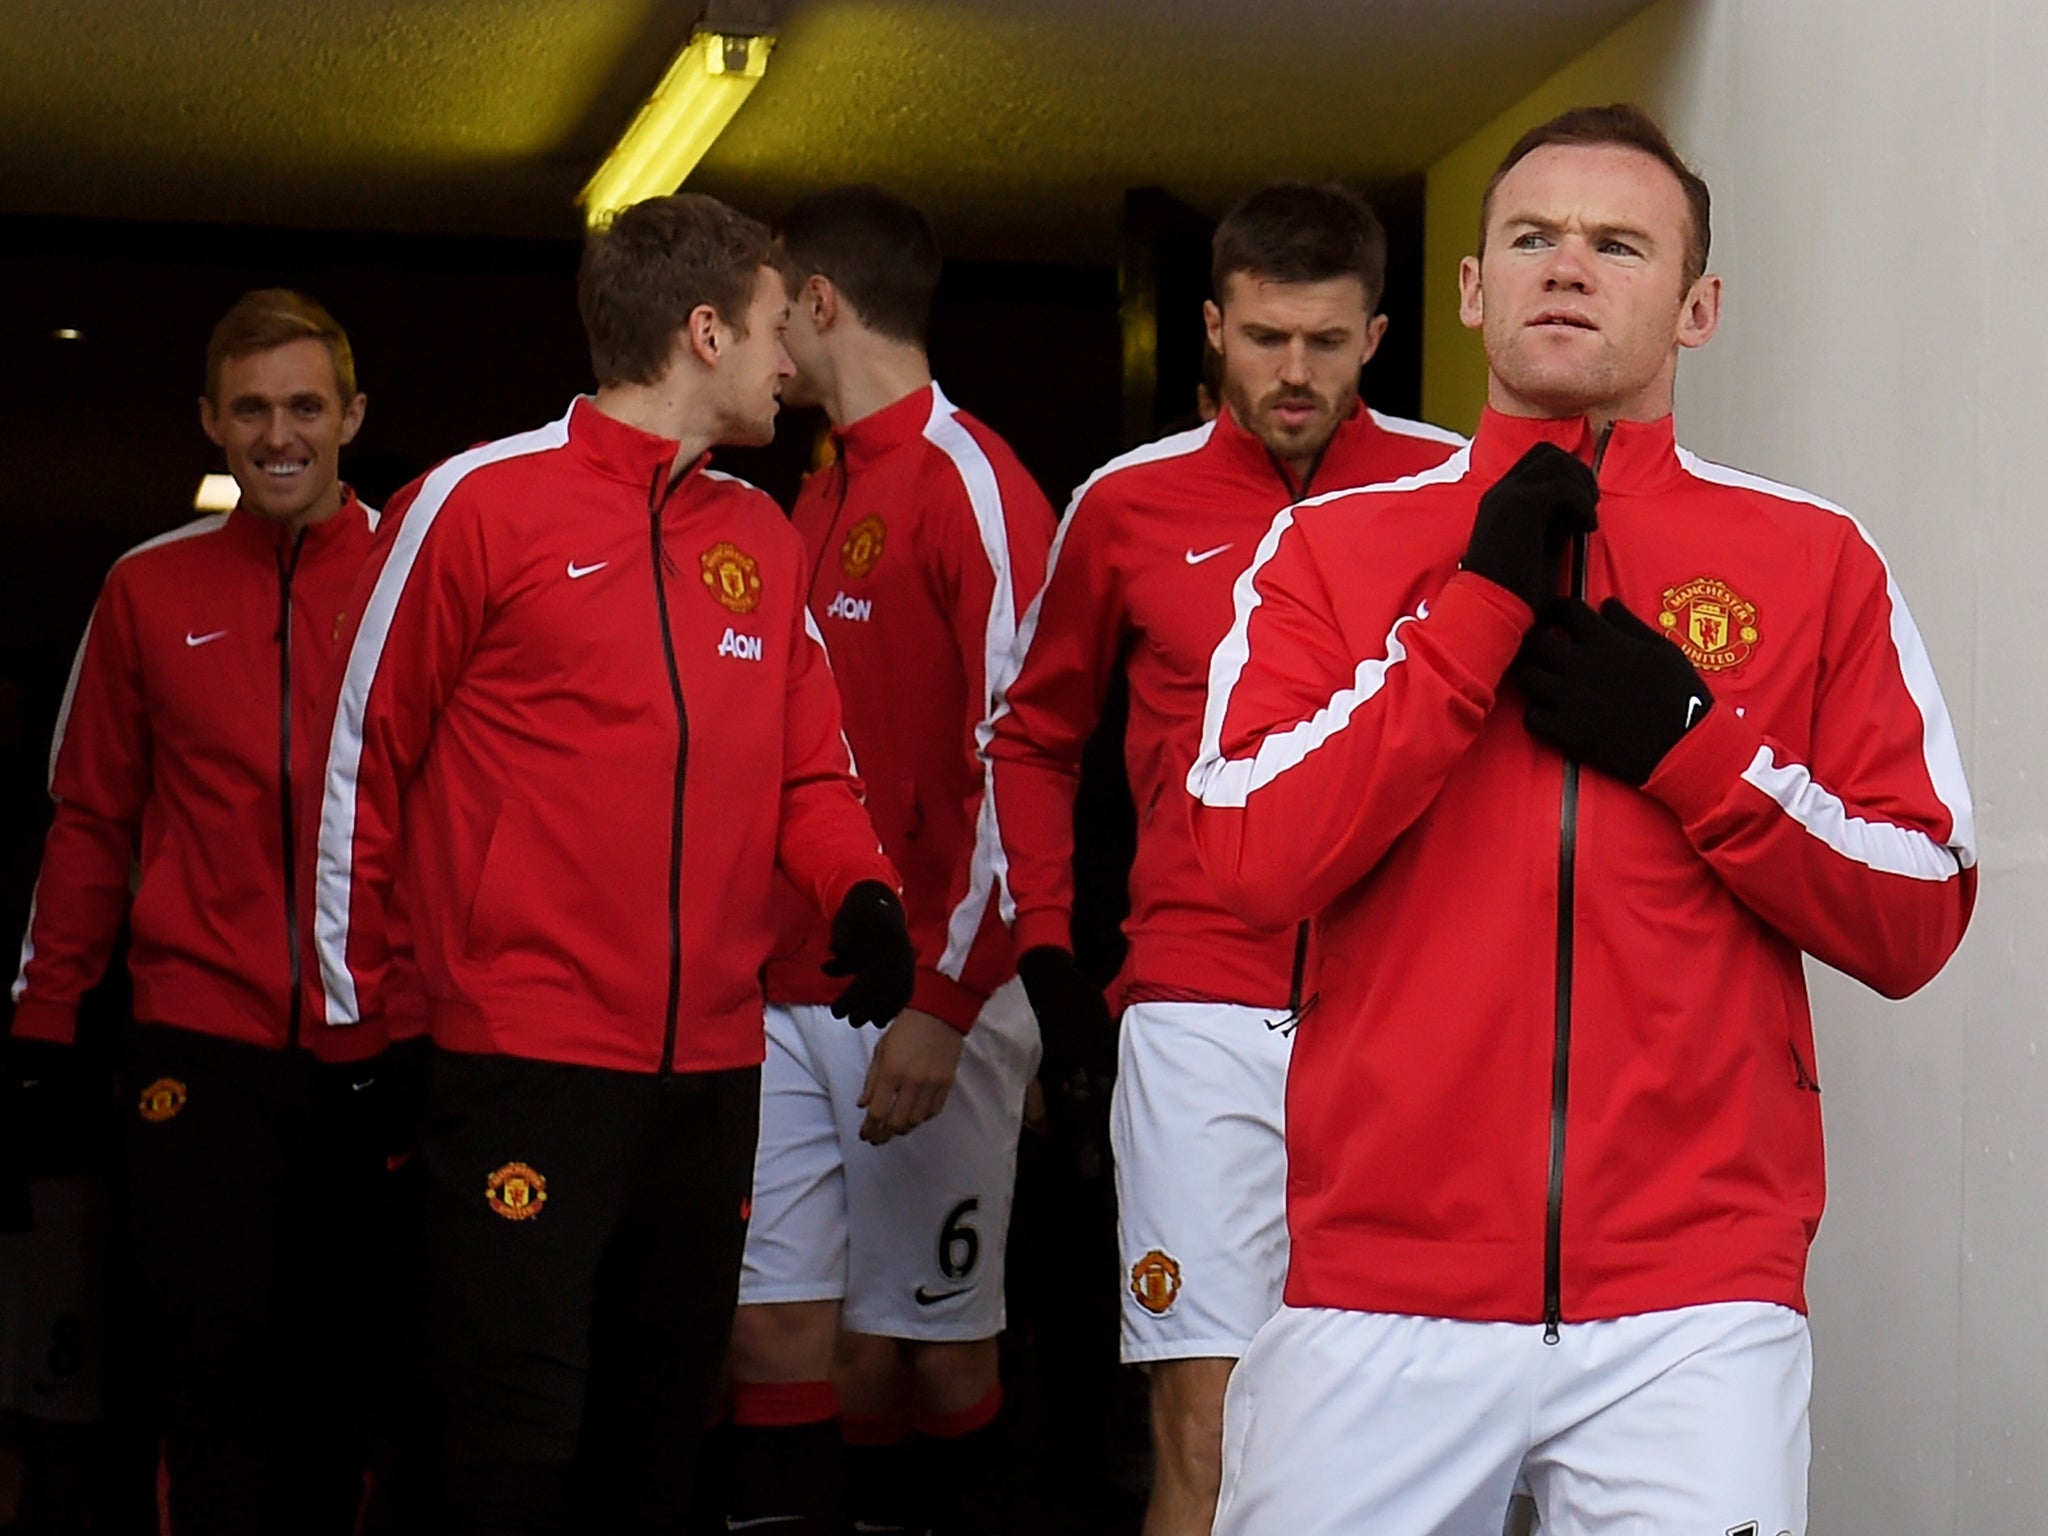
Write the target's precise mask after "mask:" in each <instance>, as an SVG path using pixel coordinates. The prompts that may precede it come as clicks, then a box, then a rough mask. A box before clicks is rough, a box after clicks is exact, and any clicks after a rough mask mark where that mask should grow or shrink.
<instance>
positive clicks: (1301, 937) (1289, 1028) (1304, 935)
mask: <svg viewBox="0 0 2048 1536" xmlns="http://www.w3.org/2000/svg"><path fill="white" fill-rule="evenodd" d="M1330 441H1331V442H1335V441H1336V438H1335V436H1334V435H1333V436H1332V437H1331V440H1330ZM1329 451H1330V444H1329V443H1325V444H1323V451H1322V453H1318V454H1317V455H1316V459H1315V462H1314V463H1313V464H1311V465H1309V467H1308V474H1307V475H1306V476H1304V477H1303V479H1302V482H1301V484H1300V485H1298V486H1297V485H1296V484H1295V483H1294V475H1293V472H1292V471H1291V470H1289V469H1288V467H1287V466H1286V465H1285V464H1283V463H1281V462H1280V457H1279V455H1278V454H1276V453H1274V452H1273V450H1272V449H1270V448H1268V449H1267V450H1266V459H1267V461H1268V462H1269V463H1271V464H1272V466H1273V473H1274V474H1276V475H1278V476H1279V477H1280V484H1281V485H1282V486H1283V487H1285V489H1286V491H1287V504H1288V505H1289V506H1290V507H1292V506H1299V505H1300V504H1301V502H1302V501H1303V500H1305V499H1306V498H1307V496H1308V491H1309V487H1310V486H1312V485H1313V484H1315V479H1316V471H1318V470H1320V469H1321V468H1322V467H1323V457H1324V455H1325V454H1327V453H1328V452H1329ZM1307 979H1308V922H1307V920H1306V919H1304V920H1303V921H1301V922H1300V923H1297V924H1296V925H1295V929H1294V974H1293V979H1292V981H1291V982H1290V983H1289V984H1288V988H1287V1012H1286V1014H1285V1016H1283V1017H1281V1018H1277V1019H1268V1020H1267V1021H1266V1028H1268V1029H1276V1030H1279V1031H1280V1032H1281V1033H1282V1034H1289V1035H1291V1034H1293V1033H1294V1030H1295V1026H1296V1025H1298V1024H1300V1023H1301V1021H1302V1020H1303V1019H1304V1018H1306V1017H1307V1016H1308V1012H1309V1010H1310V1009H1312V1008H1314V1007H1315V1005H1316V1004H1317V1003H1318V1002H1319V1001H1321V996H1320V994H1318V995H1317V996H1316V997H1311V998H1308V999H1307V1000H1305V1001H1304V1000H1303V998H1302V995H1301V989H1302V986H1303V985H1304V983H1305V982H1306V981H1307Z"/></svg>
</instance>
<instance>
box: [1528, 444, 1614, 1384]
mask: <svg viewBox="0 0 2048 1536" xmlns="http://www.w3.org/2000/svg"><path fill="white" fill-rule="evenodd" d="M1613 435H1614V423H1613V422H1611V421H1610V422H1609V423H1608V424H1607V425H1606V426H1604V427H1602V428H1601V429H1600V440H1599V441H1598V442H1597V443H1596V444H1594V447H1593V475H1594V477H1595V478H1596V479H1597V478H1598V477H1599V474H1600V465H1601V462H1602V461H1603V460H1604V459H1605V458H1606V457H1607V440H1608V439H1609V438H1611V437H1612V436H1613ZM1588 542H1589V539H1588V535H1586V534H1583V533H1577V534H1574V535H1572V572H1571V589H1572V596H1573V597H1575V598H1577V599H1578V600H1579V601H1580V602H1584V601H1585V600H1586V564H1587V561H1586V552H1587V551H1586V546H1587V544H1588ZM1578 853H1579V765H1578V763H1577V762H1576V761H1575V760H1574V759H1572V758H1569V757H1568V758H1566V759H1565V763H1564V794H1563V796H1562V798H1561V799H1560V800H1559V803H1558V813H1557V993H1556V998H1555V1002H1554V1005H1553V1006H1554V1013H1553V1020H1554V1023H1553V1029H1554V1031H1555V1033H1554V1036H1553V1041H1552V1046H1551V1056H1550V1190H1549V1194H1548V1196H1547V1198H1546V1201H1545V1205H1544V1213H1543V1342H1544V1343H1546V1344H1555V1343H1556V1342H1557V1340H1558V1328H1559V1325H1560V1324H1562V1323H1563V1321H1564V1132H1565V1109H1566V1106H1567V1104H1568V1102H1569V1100H1570V1098H1571V1082H1572V945H1573V933H1572V904H1573V899H1574V896H1575V892H1576V886H1577V879H1578Z"/></svg>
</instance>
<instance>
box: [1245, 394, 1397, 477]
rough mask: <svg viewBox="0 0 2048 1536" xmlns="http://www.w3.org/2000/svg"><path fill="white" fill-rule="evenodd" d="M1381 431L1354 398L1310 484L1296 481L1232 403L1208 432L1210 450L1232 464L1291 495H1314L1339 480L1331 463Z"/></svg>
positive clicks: (1344, 457) (1351, 452)
mask: <svg viewBox="0 0 2048 1536" xmlns="http://www.w3.org/2000/svg"><path fill="white" fill-rule="evenodd" d="M1380 431H1381V428H1380V425H1379V423H1378V422H1376V421H1374V420H1373V419H1372V412H1371V411H1369V410H1367V409H1366V408H1365V402H1364V401H1363V400H1360V401H1357V402H1355V403H1354V404H1353V405H1352V407H1351V414H1350V415H1349V416H1347V417H1345V418H1344V419H1343V420H1342V421H1340V422H1338V423H1337V430H1336V431H1335V432H1334V433H1332V434H1331V436H1330V441H1329V445H1328V446H1327V447H1325V448H1324V449H1323V456H1322V457H1321V458H1320V459H1318V460H1317V461H1316V472H1315V476H1314V479H1313V481H1312V482H1311V483H1310V484H1308V485H1299V486H1298V485H1296V484H1294V474H1293V472H1292V471H1291V470H1289V469H1288V468H1287V467H1286V466H1285V465H1283V464H1282V463H1281V462H1280V461H1279V460H1278V459H1276V458H1274V457H1273V455H1272V452H1271V450H1269V449H1268V448H1267V447H1266V445H1265V444H1264V443H1262V442H1260V441H1259V439H1258V437H1257V436H1256V435H1255V434H1253V433H1252V432H1251V431H1250V429H1248V428H1246V427H1243V426H1240V425H1239V424H1238V420H1237V417H1236V416H1234V415H1232V414H1231V410H1230V407H1229V406H1227V405H1226V406H1225V407H1223V409H1222V410H1220V411H1218V412H1217V413H1216V421H1215V424H1214V427H1213V429H1212V430H1211V431H1210V433H1209V445H1208V446H1209V451H1210V452H1211V453H1213V454H1217V455H1220V456H1221V457H1222V458H1224V459H1225V460H1227V461H1228V462H1229V463H1230V464H1231V466H1232V467H1233V468H1235V469H1237V470H1239V471H1241V472H1242V473H1244V474H1249V475H1259V476H1264V477H1267V478H1270V479H1272V480H1273V481H1274V482H1275V483H1277V484H1279V485H1282V486H1285V487H1286V488H1287V490H1288V493H1289V495H1290V496H1293V497H1296V498H1297V499H1298V498H1300V497H1307V496H1313V495H1315V494H1316V493H1317V492H1319V491H1327V490H1333V489H1335V488H1336V484H1337V482H1335V481H1333V480H1330V479H1329V477H1328V470H1329V468H1330V466H1332V465H1334V464H1337V463H1339V462H1343V461H1346V460H1348V459H1349V458H1350V457H1351V456H1352V455H1354V454H1357V453H1359V452H1361V451H1363V450H1364V445H1365V444H1366V443H1367V442H1369V441H1370V440H1371V439H1373V438H1374V437H1376V436H1378V435H1379V433H1380Z"/></svg>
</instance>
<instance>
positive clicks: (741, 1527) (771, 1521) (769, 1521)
mask: <svg viewBox="0 0 2048 1536" xmlns="http://www.w3.org/2000/svg"><path fill="white" fill-rule="evenodd" d="M801 1519H803V1516H802V1515H755V1516H754V1517H753V1518H752V1519H749V1520H735V1519H733V1517H732V1516H731V1515H727V1516H726V1517H725V1528H726V1529H727V1530H728V1531H751V1530H755V1529H757V1528H758V1527H760V1526H764V1525H794V1524H795V1523H796V1522H797V1521H799V1520H801ZM892 1529H893V1527H892Z"/></svg>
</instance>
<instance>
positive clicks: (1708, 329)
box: [1678, 272, 1721, 347]
mask: <svg viewBox="0 0 2048 1536" xmlns="http://www.w3.org/2000/svg"><path fill="white" fill-rule="evenodd" d="M1720 327H1721V279H1720V278H1718V277H1716V276H1714V274H1713V273H1711V272H1709V273H1707V274H1706V275H1705V276H1703V277H1701V278H1700V279H1699V280H1698V281H1696V282H1695V283H1694V284H1693V285H1692V292H1690V293H1688V294H1687V295H1686V296H1685V305H1684V307H1683V308H1682V309H1680V310H1679V312H1678V344H1679V345H1680V346H1681V347H1704V346H1705V345H1706V344H1707V343H1708V342H1710V341H1712V340H1713V339H1714V332H1715V331H1717V330H1719V329H1720Z"/></svg>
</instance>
